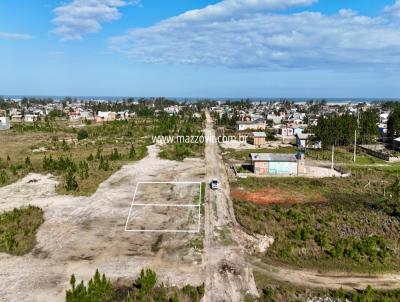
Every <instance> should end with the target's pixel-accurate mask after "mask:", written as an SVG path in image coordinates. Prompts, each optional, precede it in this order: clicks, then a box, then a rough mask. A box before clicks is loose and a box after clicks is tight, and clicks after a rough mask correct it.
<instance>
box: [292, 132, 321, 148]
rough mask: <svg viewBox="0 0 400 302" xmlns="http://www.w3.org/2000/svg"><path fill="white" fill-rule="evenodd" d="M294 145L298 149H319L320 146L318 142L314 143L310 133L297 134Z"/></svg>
mask: <svg viewBox="0 0 400 302" xmlns="http://www.w3.org/2000/svg"><path fill="white" fill-rule="evenodd" d="M295 136H296V145H297V148H300V149H321V148H322V144H321V142H320V141H318V142H316V141H315V140H314V139H313V137H314V135H313V134H311V133H297V134H296V135H295Z"/></svg>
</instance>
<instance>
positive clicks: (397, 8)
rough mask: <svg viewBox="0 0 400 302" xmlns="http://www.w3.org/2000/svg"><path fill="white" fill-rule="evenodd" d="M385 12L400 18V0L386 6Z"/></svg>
mask: <svg viewBox="0 0 400 302" xmlns="http://www.w3.org/2000/svg"><path fill="white" fill-rule="evenodd" d="M385 12H386V13H387V14H389V15H391V16H393V17H397V18H400V0H396V2H395V3H394V4H393V5H388V6H386V7H385Z"/></svg>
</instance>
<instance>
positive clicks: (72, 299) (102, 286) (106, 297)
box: [65, 270, 115, 302]
mask: <svg viewBox="0 0 400 302" xmlns="http://www.w3.org/2000/svg"><path fill="white" fill-rule="evenodd" d="M70 285H71V287H72V288H71V289H70V290H67V292H66V298H65V301H66V302H111V301H115V291H114V288H113V286H112V284H111V282H110V280H108V279H106V276H105V275H104V274H103V276H100V273H99V271H98V270H96V273H95V274H94V277H93V278H92V279H90V280H89V282H88V284H87V286H86V285H85V284H84V283H83V281H82V282H81V283H79V284H78V285H76V279H75V276H74V275H72V276H71V279H70Z"/></svg>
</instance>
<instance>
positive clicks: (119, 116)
mask: <svg viewBox="0 0 400 302" xmlns="http://www.w3.org/2000/svg"><path fill="white" fill-rule="evenodd" d="M128 118H129V112H128V111H119V112H117V115H116V119H117V120H127V119H128Z"/></svg>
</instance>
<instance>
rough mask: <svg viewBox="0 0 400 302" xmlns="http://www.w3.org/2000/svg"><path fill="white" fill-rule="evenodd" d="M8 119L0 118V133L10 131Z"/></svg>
mask: <svg viewBox="0 0 400 302" xmlns="http://www.w3.org/2000/svg"><path fill="white" fill-rule="evenodd" d="M10 127H11V125H10V119H9V118H8V117H6V116H0V131H2V130H8V129H10Z"/></svg>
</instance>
